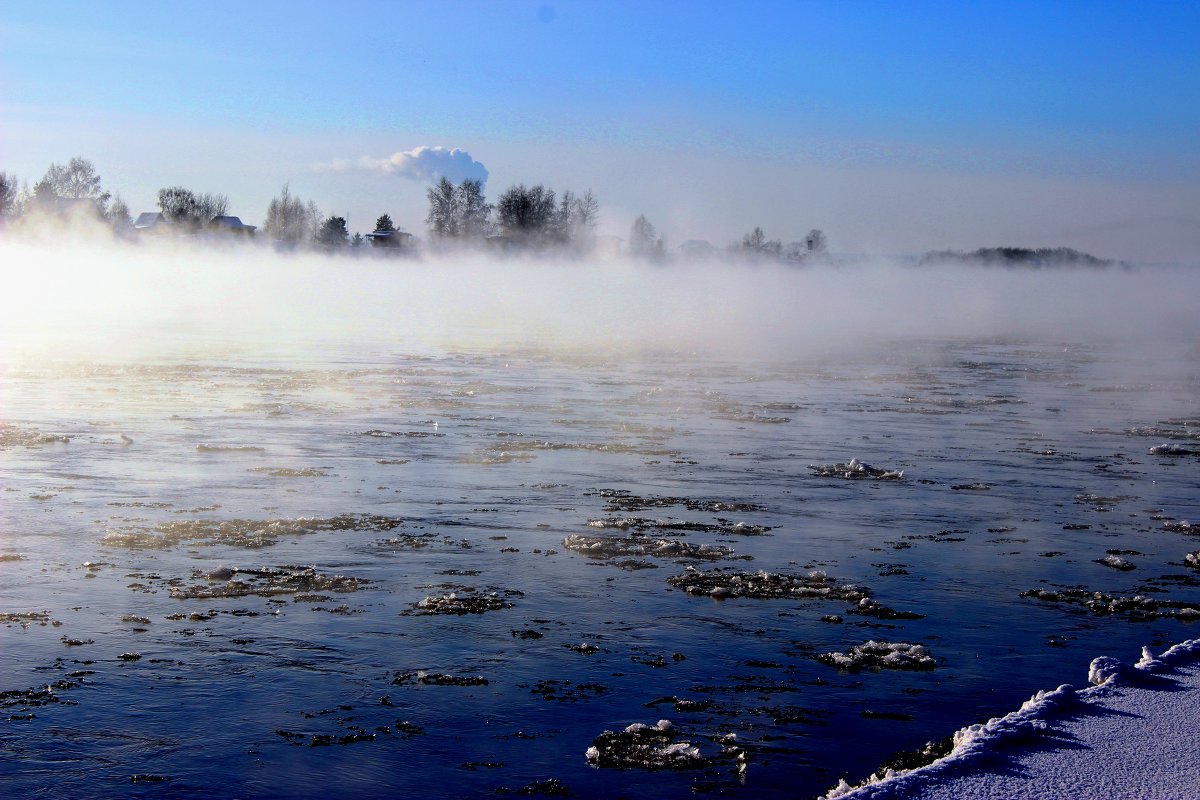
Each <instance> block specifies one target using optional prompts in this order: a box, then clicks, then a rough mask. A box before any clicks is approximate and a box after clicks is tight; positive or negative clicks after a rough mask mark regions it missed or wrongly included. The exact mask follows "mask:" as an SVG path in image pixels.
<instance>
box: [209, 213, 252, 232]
mask: <svg viewBox="0 0 1200 800" xmlns="http://www.w3.org/2000/svg"><path fill="white" fill-rule="evenodd" d="M208 227H210V228H229V229H230V230H251V231H252V230H256V229H257V228H258V226H257V225H247V224H246V223H244V222H242V219H241V217H233V216H228V215H225V216H220V217H213V218H212V219H210V220H209V221H208Z"/></svg>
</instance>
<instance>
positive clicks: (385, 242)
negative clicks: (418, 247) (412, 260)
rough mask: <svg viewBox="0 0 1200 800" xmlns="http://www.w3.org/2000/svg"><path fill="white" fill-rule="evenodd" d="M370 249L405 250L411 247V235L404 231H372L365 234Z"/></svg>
mask: <svg viewBox="0 0 1200 800" xmlns="http://www.w3.org/2000/svg"><path fill="white" fill-rule="evenodd" d="M367 238H368V239H370V240H371V246H372V247H394V248H397V249H405V248H409V247H411V246H412V238H413V235H412V234H411V233H405V232H404V231H372V232H371V233H368V234H367Z"/></svg>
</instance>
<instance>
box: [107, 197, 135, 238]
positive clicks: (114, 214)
mask: <svg viewBox="0 0 1200 800" xmlns="http://www.w3.org/2000/svg"><path fill="white" fill-rule="evenodd" d="M108 224H109V225H111V226H112V228H113V230H115V231H117V232H118V233H120V232H125V231H128V230H130V229H132V228H133V216H132V215H131V214H130V213H129V204H128V203H126V202H125V200H124V199H123V198H122V197H121V195H119V194H117V195H114V196H113V199H112V205H111V206H109V207H108Z"/></svg>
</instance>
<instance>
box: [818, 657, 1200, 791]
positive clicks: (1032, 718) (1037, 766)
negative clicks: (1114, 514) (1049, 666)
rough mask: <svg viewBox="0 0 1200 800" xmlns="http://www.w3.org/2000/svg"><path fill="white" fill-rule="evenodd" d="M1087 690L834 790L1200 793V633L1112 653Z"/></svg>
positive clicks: (1066, 689)
mask: <svg viewBox="0 0 1200 800" xmlns="http://www.w3.org/2000/svg"><path fill="white" fill-rule="evenodd" d="M1088 681H1089V682H1090V683H1093V684H1095V685H1094V686H1091V687H1090V688H1087V689H1082V690H1078V689H1075V688H1074V687H1072V686H1070V685H1066V684H1064V685H1062V686H1059V687H1058V688H1057V689H1054V690H1052V691H1041V692H1038V693H1037V694H1035V695H1034V696H1033V697H1031V698H1030V699H1029V700H1028V701H1026V702H1025V704H1024V705H1022V706H1021V707H1020V708H1019V709H1018V710H1016V711H1014V712H1012V713H1010V714H1007V715H1006V716H1003V717H997V718H995V719H992V720H989V721H988V722H986V723H984V724H982V725H970V726H967V727H966V728H963V729H962V730H960V731H958V732H957V733H955V734H954V737H953V741H954V746H953V749H952V750H951V751H950V754H949V755H947V756H945V757H944V758H941V759H939V760H937V761H934V762H933V763H931V764H929V765H927V766H924V767H920V768H918V769H914V770H910V771H902V772H894V771H891V770H889V771H888V772H887V773H886V774H883V775H874V776H872V778H871V780H870V781H869V782H868V783H866V784H864V785H862V786H859V787H852V786H850V785H849V784H847V783H846V782H845V781H842V782H841V783H840V784H839V785H838V786H837V787H835V788H833V789H832V790H830V792H829V793H828V794H827V795H826V798H843V800H865V798H871V800H883V799H884V798H895V799H896V800H900V799H901V798H922V800H926V799H929V800H936V799H937V798H958V799H961V800H972V799H973V798H1063V797H1079V798H1102V797H1103V798H1133V797H1145V798H1151V797H1153V798H1180V800H1183V799H1184V798H1196V797H1200V769H1198V768H1197V767H1198V766H1200V748H1198V747H1197V744H1198V740H1200V732H1198V729H1197V725H1196V720H1197V719H1200V639H1193V640H1189V641H1186V642H1183V643H1182V644H1177V645H1175V646H1174V647H1172V648H1170V649H1169V650H1167V651H1165V652H1164V653H1162V654H1161V655H1159V656H1157V657H1156V656H1154V655H1153V653H1151V651H1150V649H1149V648H1143V649H1142V657H1141V659H1140V660H1139V661H1138V662H1137V663H1136V664H1133V665H1130V664H1125V663H1123V662H1121V661H1118V660H1117V659H1115V658H1110V657H1107V656H1102V657H1100V658H1097V659H1095V660H1093V661H1092V663H1091V666H1090V668H1089V670H1088Z"/></svg>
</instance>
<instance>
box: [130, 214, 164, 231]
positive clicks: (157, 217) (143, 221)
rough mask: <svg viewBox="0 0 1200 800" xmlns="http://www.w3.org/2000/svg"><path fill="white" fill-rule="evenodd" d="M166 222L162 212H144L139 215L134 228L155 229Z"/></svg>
mask: <svg viewBox="0 0 1200 800" xmlns="http://www.w3.org/2000/svg"><path fill="white" fill-rule="evenodd" d="M162 222H166V218H165V217H163V215H162V212H160V211H143V212H142V213H141V214H138V218H137V219H136V220H134V222H133V227H135V228H153V227H154V226H155V225H158V224H159V223H162Z"/></svg>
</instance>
